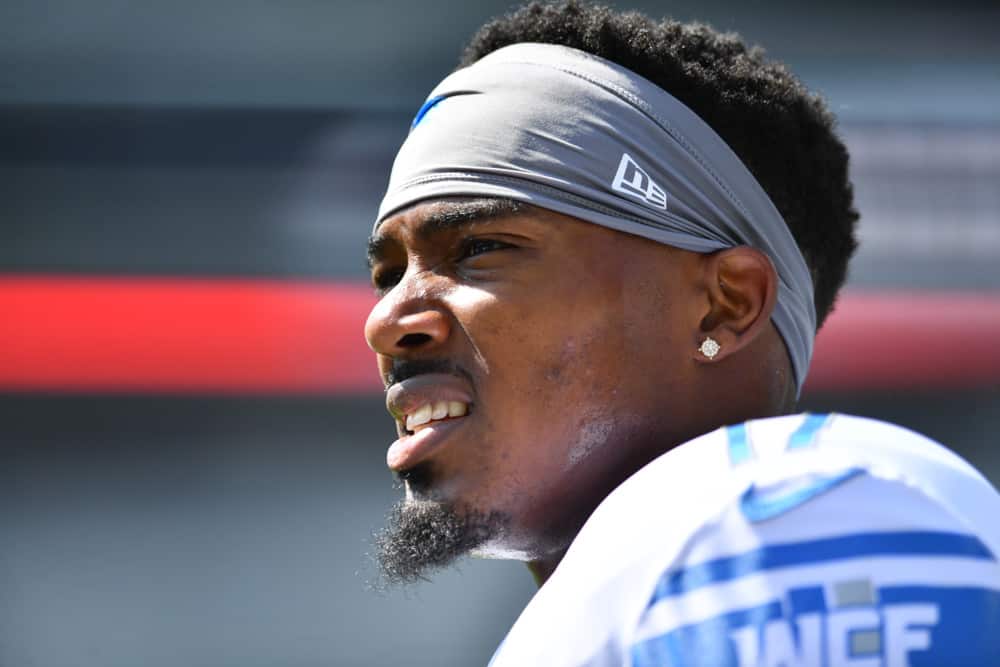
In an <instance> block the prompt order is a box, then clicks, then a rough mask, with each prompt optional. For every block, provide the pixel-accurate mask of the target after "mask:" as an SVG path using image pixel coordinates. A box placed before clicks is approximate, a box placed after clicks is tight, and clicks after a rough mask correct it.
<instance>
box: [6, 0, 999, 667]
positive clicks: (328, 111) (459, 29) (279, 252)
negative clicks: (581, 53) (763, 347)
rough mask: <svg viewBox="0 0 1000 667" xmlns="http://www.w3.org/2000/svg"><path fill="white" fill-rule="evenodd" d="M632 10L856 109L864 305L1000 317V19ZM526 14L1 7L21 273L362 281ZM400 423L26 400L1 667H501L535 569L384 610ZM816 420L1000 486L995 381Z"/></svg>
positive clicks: (18, 425)
mask: <svg viewBox="0 0 1000 667" xmlns="http://www.w3.org/2000/svg"><path fill="white" fill-rule="evenodd" d="M622 6H623V7H624V6H625V5H622ZM628 7H637V8H641V9H645V10H647V11H649V12H651V13H653V14H656V15H663V14H667V13H669V14H672V15H674V16H676V17H678V18H698V19H702V20H707V21H709V22H711V23H713V24H714V25H716V26H717V27H721V28H727V29H736V30H739V31H740V32H741V33H743V34H744V35H745V36H746V37H747V38H748V39H750V40H752V41H758V42H760V43H762V44H764V45H765V46H766V47H767V48H768V51H769V53H770V54H771V55H772V56H774V57H776V58H780V59H784V60H786V61H788V62H789V63H790V64H791V65H792V66H793V68H794V69H795V70H796V72H798V73H799V75H800V76H801V77H802V78H803V79H804V80H805V81H806V83H807V84H809V85H810V86H812V87H814V88H816V89H818V90H820V91H822V92H824V93H825V94H826V95H827V96H828V97H829V99H830V102H831V106H832V108H833V109H834V110H835V111H836V112H837V113H838V115H839V117H840V118H841V121H842V130H843V133H844V136H845V138H846V139H847V141H848V143H849V145H850V147H851V150H852V154H853V156H854V161H853V164H852V170H853V178H854V180H855V183H856V187H857V194H858V202H859V207H860V208H861V211H862V213H863V216H864V217H863V223H862V228H861V235H862V239H863V241H864V249H863V250H862V252H861V253H860V255H859V257H858V259H857V261H856V262H855V264H854V265H853V268H852V274H851V279H850V284H849V285H850V288H851V289H855V290H865V289H876V288H878V289H900V288H909V287H923V288H932V289H940V288H946V287H947V288H954V289H963V290H980V289H995V288H997V287H1000V268H998V266H1000V188H998V183H1000V118H998V112H997V109H998V108H1000V40H998V39H997V38H996V26H997V25H1000V8H998V7H997V5H996V3H973V2H957V3H951V4H950V5H949V6H948V8H947V9H944V8H943V7H941V6H940V5H939V4H937V3H929V2H926V3H923V2H916V3H891V2H874V3H872V2H869V3H860V2H859V3H837V4H836V5H830V6H828V7H820V8H816V7H810V6H806V5H802V4H799V3H791V2H788V3H782V2H771V3H753V2H742V3H736V2H700V3H694V2H680V3H671V4H660V3H638V4H635V5H628ZM507 8H508V5H507V3H472V4H461V5H460V4H448V3H444V2H434V1H430V2H424V3H399V2H366V3H358V4H354V3H340V2H303V1H300V2H265V1H264V0H257V1H255V2H238V3H237V2H208V3H205V2H198V3H196V2H193V1H190V0H180V1H174V2H170V3H166V2H162V3H133V2H123V1H122V2H111V1H107V0H104V1H95V2H87V3H79V2H70V1H69V0H65V1H62V2H33V3H26V2H25V3H16V2H4V3H2V4H0V272H3V273H52V272H59V273H70V274H102V275H104V274H115V275H118V274H143V275H146V274H150V275H193V276H214V275H219V276H266V277H275V278H300V277H310V278H321V279H330V280H338V281H354V280H364V278H365V273H364V268H363V260H362V257H361V249H362V244H363V240H364V237H365V235H366V234H367V231H368V229H369V224H370V220H371V218H372V216H373V214H374V211H375V209H376V206H377V202H378V198H379V196H380V193H381V189H382V188H383V187H384V184H385V180H386V176H387V170H388V165H389V163H390V161H391V157H392V154H393V151H394V150H395V148H396V146H397V145H398V143H399V141H400V140H401V139H402V137H403V136H404V133H405V131H406V128H407V126H408V122H409V118H410V117H411V116H412V113H413V112H414V110H415V109H416V108H418V107H419V105H420V102H421V101H422V99H423V97H424V95H425V94H426V92H427V91H428V90H429V89H430V88H431V87H432V86H433V85H434V83H436V81H437V80H438V79H439V78H440V77H441V76H442V75H443V74H444V73H445V72H447V71H449V70H450V69H451V68H452V66H453V64H454V62H455V61H456V59H457V55H458V53H459V52H460V49H461V45H462V43H463V40H464V39H465V38H466V36H467V35H468V34H469V33H470V32H471V31H472V30H473V29H474V28H475V27H476V26H478V25H479V24H480V23H482V22H483V21H484V20H485V19H487V18H489V17H490V16H491V15H493V14H496V13H498V12H501V11H504V10H506V9H507ZM0 326H2V315H0ZM984 344H988V342H984ZM380 401H381V399H380V397H379V396H327V397H294V396H285V397H277V396H261V397H242V398H240V397H225V396H134V395H103V396H95V395H62V396H60V395H41V394H7V395H3V396H0V434H2V440H0V448H2V450H3V451H2V456H3V459H2V461H3V464H2V465H0V475H2V476H3V480H2V483H0V529H2V532H0V535H2V536H3V541H2V543H0V544H2V546H0V666H2V667H34V666H39V667H71V666H74V667H76V666H86V667H90V666H93V667H104V666H108V667H111V666H114V667H117V666H123V667H124V666H133V665H149V666H153V667H158V666H161V665H162V666H171V665H192V666H205V667H208V666H220V667H221V666H230V665H231V666H234V667H236V666H241V667H242V666H254V665H261V666H264V665H288V666H303V667H305V666H314V665H316V666H318V665H372V666H376V665H397V664H406V665H428V666H430V665H476V664H485V662H486V661H487V660H488V658H489V656H490V654H491V653H492V650H493V648H494V647H495V646H496V644H497V643H498V642H499V641H500V639H501V638H502V637H503V634H504V633H505V632H506V629H507V628H508V627H509V625H510V623H511V622H512V621H513V619H514V618H516V615H517V613H518V612H519V610H520V609H521V607H523V605H524V603H525V602H526V601H527V600H528V599H529V597H530V595H531V593H532V590H533V587H532V584H531V581H530V577H528V575H527V573H526V571H525V570H524V569H523V567H522V566H520V565H518V564H515V563H501V562H476V561H469V562H466V563H465V564H463V565H462V566H461V567H460V568H459V569H458V570H457V571H452V572H447V573H443V574H441V575H440V576H438V577H435V580H434V582H433V583H432V584H426V585H420V586H417V587H414V588H412V589H410V590H406V591H395V592H392V593H388V594H376V593H373V592H371V591H370V590H368V589H367V588H366V582H367V581H368V580H369V579H370V578H371V569H370V567H369V566H368V565H367V561H366V559H365V553H366V551H367V550H368V548H369V541H370V535H371V532H372V531H373V530H374V529H375V528H376V527H377V526H378V525H380V523H381V517H382V515H383V514H384V512H385V511H386V509H387V508H388V507H389V505H390V504H391V503H392V501H393V500H394V499H395V498H396V497H397V496H398V495H399V492H398V489H394V488H393V483H392V479H391V477H390V476H389V474H388V473H387V472H386V471H385V469H384V466H383V461H384V453H385V447H386V444H387V443H388V441H389V440H390V439H391V435H390V434H391V426H390V423H389V420H388V419H387V418H386V417H385V415H384V411H383V409H382V408H381V406H380ZM805 407H809V408H812V409H817V410H822V409H838V410H842V411H846V412H853V413H858V414H866V415H871V416H877V417H882V418H886V419H890V420H893V421H896V422H899V423H903V424H906V425H908V426H911V427H914V428H917V429H918V430H922V431H924V432H925V433H927V434H928V435H931V436H932V437H935V438H938V439H940V440H942V441H944V442H947V443H948V444H950V445H952V446H953V447H955V448H956V449H957V450H959V451H960V452H962V453H963V454H965V455H966V456H968V457H969V458H971V459H972V460H974V461H975V462H977V463H978V464H979V465H980V466H981V467H982V468H983V469H984V471H985V472H986V473H987V474H988V475H989V476H990V477H991V478H992V479H993V481H994V483H996V482H997V481H998V480H1000V459H998V454H997V453H996V447H995V440H996V436H995V434H996V433H997V432H998V431H1000V381H998V382H997V383H994V384H993V386H986V387H973V388H968V389H966V390H963V391H962V392H958V393H954V392H952V393H942V392H935V393H923V394H912V393H911V394H899V393H897V394H893V395H887V394H885V393H876V392H860V393H855V394H853V395H849V396H848V395H822V396H819V395H811V396H807V397H806V399H805ZM664 520H665V521H667V520H669V514H666V515H665V518H664Z"/></svg>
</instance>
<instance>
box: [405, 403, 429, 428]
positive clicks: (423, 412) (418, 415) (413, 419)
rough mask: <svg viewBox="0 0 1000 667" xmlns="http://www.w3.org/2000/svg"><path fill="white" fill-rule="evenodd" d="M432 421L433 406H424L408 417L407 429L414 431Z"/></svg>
mask: <svg viewBox="0 0 1000 667" xmlns="http://www.w3.org/2000/svg"><path fill="white" fill-rule="evenodd" d="M430 420H431V404H430V403H428V404H427V405H423V406H421V407H420V409H419V410H417V411H416V412H414V413H413V414H411V415H407V416H406V428H407V429H409V430H411V431H412V430H413V429H414V428H416V427H417V426H423V425H424V424H426V423H427V422H429V421H430Z"/></svg>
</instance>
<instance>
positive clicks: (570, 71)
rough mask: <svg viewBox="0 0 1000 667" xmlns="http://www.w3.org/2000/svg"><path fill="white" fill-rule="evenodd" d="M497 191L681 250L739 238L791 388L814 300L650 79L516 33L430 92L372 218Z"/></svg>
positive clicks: (758, 201)
mask: <svg viewBox="0 0 1000 667" xmlns="http://www.w3.org/2000/svg"><path fill="white" fill-rule="evenodd" d="M454 196H485V197H501V198H507V199H514V200H517V201H522V202H527V203H530V204H534V205H536V206H540V207H542V208H546V209H550V210H552V211H557V212H559V213H564V214H566V215H570V216H573V217H576V218H579V219H581V220H586V221H588V222H592V223H595V224H598V225H602V226H605V227H610V228H612V229H616V230H619V231H622V232H626V233H629V234H635V235H637V236H642V237H645V238H648V239H652V240H654V241H659V242H661V243H665V244H667V245H671V246H674V247H677V248H683V249H685V250H690V251H693V252H703V253H704V252H713V251H715V250H720V249H722V248H731V247H733V246H738V245H749V246H752V247H754V248H758V249H760V250H762V251H763V252H764V253H766V254H767V256H768V257H770V258H771V261H772V262H773V263H774V267H775V269H776V271H777V274H778V279H779V285H778V299H777V305H776V306H775V309H774V313H773V314H772V320H773V322H774V324H775V326H776V327H777V329H778V332H779V333H780V334H781V336H782V338H783V339H784V341H785V345H786V347H787V348H788V353H789V356H790V357H791V361H792V367H793V369H794V372H795V377H796V381H797V383H798V387H799V389H801V387H802V382H803V381H804V380H805V377H806V372H807V371H808V369H809V360H810V358H811V357H812V349H813V338H814V336H815V333H816V310H815V306H814V305H813V285H812V280H811V279H810V276H809V269H808V267H807V266H806V263H805V260H804V259H803V258H802V253H801V252H800V251H799V248H798V245H797V244H796V243H795V239H793V238H792V235H791V232H789V230H788V227H787V226H786V225H785V223H784V221H783V220H782V218H781V214H780V213H778V211H777V209H776V208H775V207H774V204H773V203H771V200H770V198H769V197H768V196H767V194H766V193H765V192H764V190H763V188H761V186H760V184H759V183H757V180H756V179H755V178H754V177H753V176H752V175H751V174H750V172H749V171H748V170H747V168H746V167H745V166H744V165H743V163H742V162H741V161H740V159H739V158H738V157H737V156H736V154H735V153H733V151H732V150H731V149H730V148H729V146H727V145H726V143H725V142H724V141H723V140H722V139H721V138H720V137H719V135H717V134H716V133H715V132H714V131H713V130H712V129H711V128H710V127H709V126H708V125H707V124H705V122H704V121H702V120H701V119H700V118H699V117H698V116H696V115H695V114H694V113H693V112H692V111H691V110H690V109H688V108H687V107H686V106H684V105H683V104H681V102H679V101H678V100H676V99H675V98H674V97H672V96H671V95H669V94H668V93H666V92H665V91H664V90H663V89H661V88H659V87H658V86H656V85H654V84H653V83H651V82H650V81H647V80H646V79H644V78H642V77H640V76H638V75H637V74H634V73H633V72H630V71H629V70H627V69H625V68H623V67H620V66H618V65H615V64H614V63H611V62H608V61H607V60H604V59H602V58H598V57H596V56H592V55H590V54H587V53H584V52H582V51H578V50H576V49H570V48H567V47H563V46H555V45H551V44H515V45H513V46H508V47H505V48H503V49H500V50H498V51H495V52H493V53H491V54H490V55H488V56H486V57H485V58H483V59H481V60H479V61H477V62H476V63H475V64H473V65H471V66H470V67H466V68H464V69H461V70H458V71H457V72H455V73H453V74H451V75H450V76H448V77H447V78H446V79H445V80H444V81H442V82H441V83H440V84H439V85H438V86H437V88H435V89H434V91H433V92H432V93H431V95H430V97H429V98H428V100H427V102H426V103H425V104H424V106H423V107H422V108H421V109H420V112H419V113H418V114H417V117H416V118H415V119H414V121H413V128H412V129H411V131H410V134H409V136H408V137H407V139H406V142H405V143H404V144H403V146H402V148H401V149H400V151H399V154H398V155H397V156H396V161H395V163H394V164H393V168H392V175H391V177H390V179H389V187H388V191H387V192H386V195H385V198H384V199H383V200H382V205H381V206H380V207H379V212H378V220H377V221H376V227H378V225H379V224H380V223H381V222H382V221H383V220H385V219H386V218H387V217H388V216H390V215H392V214H393V213H395V212H397V211H399V210H400V209H403V208H405V207H407V206H410V205H412V204H414V203H416V202H418V201H421V200H425V199H437V198H441V197H454Z"/></svg>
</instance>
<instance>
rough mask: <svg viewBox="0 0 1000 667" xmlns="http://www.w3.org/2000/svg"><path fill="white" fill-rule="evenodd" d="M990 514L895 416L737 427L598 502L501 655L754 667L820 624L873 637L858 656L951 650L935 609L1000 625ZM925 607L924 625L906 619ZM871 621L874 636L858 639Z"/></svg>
mask: <svg viewBox="0 0 1000 667" xmlns="http://www.w3.org/2000/svg"><path fill="white" fill-rule="evenodd" d="M998 512H1000V496H998V495H997V493H996V491H995V490H994V489H993V488H992V487H991V486H990V484H989V483H988V482H987V481H986V480H985V479H983V478H982V476H981V475H979V473H977V472H976V471H975V470H974V469H973V468H972V467H971V466H970V465H968V464H967V463H966V462H965V461H963V460H962V459H961V458H959V457H957V456H956V455H954V454H953V453H951V452H949V451H948V450H947V449H946V448H944V447H942V446H941V445H939V444H937V443H935V442H933V441H931V440H929V439H927V438H925V437H923V436H921V435H919V434H916V433H913V432H912V431H908V430H906V429H903V428H900V427H898V426H894V425H891V424H886V423H883V422H878V421H874V420H868V419H861V418H856V417H848V416H845V415H834V416H827V415H796V416H789V417H782V418H776V419H767V420H757V421H751V422H748V423H746V424H739V425H734V426H729V427H726V428H722V429H719V430H717V431H714V432H712V433H709V434H706V435H704V436H701V437H699V438H697V439H695V440H692V441H690V442H688V443H686V444H684V445H682V446H680V447H678V448H676V449H674V450H673V451H671V452H669V453H667V454H665V455H663V456H661V457H660V458H658V459H657V460H655V461H654V462H652V463H651V464H649V465H648V466H646V467H645V468H643V469H642V470H640V471H639V472H638V473H636V474H635V475H634V476H633V477H631V478H630V479H629V480H627V481H626V482H625V483H624V484H622V485H621V486H620V487H619V488H618V489H616V490H615V492H614V493H612V494H611V495H610V496H609V497H608V498H607V499H606V500H605V501H604V502H603V503H602V504H601V506H600V507H599V508H598V509H597V511H595V513H594V514H593V515H592V517H591V518H590V520H588V522H587V524H586V525H585V526H584V528H583V530H581V532H580V534H579V535H578V537H577V539H576V540H575V541H574V543H573V545H572V547H571V548H570V551H569V552H568V553H567V555H566V557H565V559H564V560H563V562H562V564H561V565H560V567H559V568H558V569H557V571H556V573H555V574H554V575H553V577H552V579H551V580H550V581H549V582H548V583H547V584H546V585H545V586H544V587H543V588H542V589H541V590H540V591H539V593H538V594H537V595H536V598H535V599H534V600H533V601H532V603H531V604H530V605H529V607H528V608H527V609H526V610H525V612H524V614H523V615H522V618H521V619H520V620H519V621H518V623H517V624H516V625H515V628H514V629H513V630H512V632H511V635H510V641H509V642H508V643H509V644H510V646H509V647H505V648H510V649H511V650H510V651H509V652H508V651H504V652H503V653H508V655H510V656H514V655H515V654H518V658H519V659H529V658H530V659H535V658H544V659H545V660H547V661H548V662H546V664H552V665H558V664H567V665H569V664H578V665H583V664H587V665H604V664H607V665H611V664H635V665H636V666H637V667H638V666H640V665H645V664H657V665H659V664H690V660H691V658H690V656H692V655H697V656H703V657H704V656H709V658H710V660H709V662H711V664H720V665H725V664H757V662H755V661H756V660H757V658H760V659H762V660H763V659H764V658H763V657H761V656H764V657H767V656H770V657H768V659H770V658H774V659H775V660H778V658H779V657H780V655H779V654H778V653H775V654H774V655H771V654H766V655H765V654H764V653H762V651H764V650H771V651H772V652H773V651H779V650H784V649H783V648H782V647H783V646H785V644H787V645H788V646H789V647H791V649H789V650H792V649H794V650H796V651H799V650H800V649H801V650H802V651H805V650H813V649H814V648H815V646H813V645H812V644H809V643H808V642H807V644H808V645H807V644H802V645H800V644H796V643H795V642H792V643H791V644H788V642H789V641H791V639H790V638H795V637H801V636H800V631H801V632H806V633H808V632H811V631H812V630H811V629H810V628H812V625H810V624H814V623H818V624H819V625H817V626H816V627H817V628H819V629H818V630H816V632H819V633H820V634H819V635H817V636H818V637H820V638H821V639H822V641H824V642H826V641H828V640H830V638H831V637H833V638H834V639H836V637H839V636H840V635H838V634H837V633H841V632H844V633H848V634H845V635H844V636H845V637H846V636H848V635H850V636H851V637H855V636H857V637H862V638H864V637H868V639H864V640H862V639H858V640H852V641H859V642H861V644H859V645H858V646H856V647H854V648H857V649H858V650H859V651H860V650H861V649H863V648H864V647H865V646H869V647H871V646H874V644H873V643H870V644H864V642H865V641H868V642H876V641H880V642H886V644H885V645H886V646H887V647H888V646H890V643H891V647H895V648H893V650H897V649H899V646H904V645H905V646H911V645H912V646H911V648H912V647H915V646H917V645H920V644H921V642H923V641H924V639H927V641H928V642H932V643H935V645H937V646H939V647H941V646H943V645H944V644H942V642H943V641H945V640H946V639H947V638H948V637H952V635H951V634H950V633H952V632H953V631H954V626H953V625H951V623H952V621H948V622H947V623H942V622H941V621H940V619H941V618H944V617H942V616H941V614H943V613H947V614H948V618H952V617H953V616H954V614H955V613H958V614H959V615H960V616H965V615H966V614H969V613H975V614H978V616H976V619H979V620H977V621H976V622H981V623H987V624H988V623H994V622H997V623H998V624H1000V622H998V621H997V618H996V615H997V610H998V609H1000V570H998V567H997V562H996V560H995V559H994V554H996V553H1000V538H998V535H997V529H996V528H994V524H996V523H998V522H995V521H992V520H990V517H991V516H995V515H996V514H997V513H998ZM930 573H933V574H934V575H935V576H929V575H930ZM935 577H936V578H935ZM956 591H964V593H961V594H960V593H959V592H956ZM949 596H951V597H949ZM956 596H957V597H956ZM862 603H865V604H862ZM866 605H867V606H866ZM893 605H897V606H893ZM898 605H902V606H898ZM907 605H909V606H907ZM914 605H916V606H914ZM920 605H924V606H920ZM927 605H931V606H927ZM956 605H958V606H957V607H956ZM991 605H992V606H991ZM931 607H933V610H932V609H931ZM862 608H863V609H862ZM954 609H958V612H955V611H954ZM907 610H909V611H907ZM914 610H916V611H914ZM963 610H964V611H963ZM848 611H850V614H847V612H848ZM842 612H843V613H842ZM910 612H912V613H913V614H915V615H911V616H907V615H906V614H907V613H910ZM808 614H819V616H816V617H815V618H816V619H819V620H815V621H814V620H810V619H812V618H813V617H812V616H808ZM845 614H847V615H845ZM852 614H853V615H852ZM872 614H875V615H877V617H878V621H877V622H873V621H872V618H874V617H873V616H872ZM933 614H937V615H938V616H937V617H936V618H937V619H938V620H937V621H935V622H934V624H933V625H934V629H932V630H928V631H927V632H929V633H930V634H928V635H927V636H926V637H925V636H924V635H921V634H919V633H916V634H913V633H910V634H907V631H904V630H905V628H909V627H910V626H911V625H914V626H916V625H919V624H921V623H923V626H922V627H929V625H928V624H931V620H933V619H932V615H933ZM991 614H992V615H991ZM800 617H801V618H800ZM557 619H558V620H557ZM851 619H854V620H851ZM859 619H860V620H859ZM800 621H802V623H804V624H803V625H801V627H800V626H799V625H796V624H797V623H799V622H800ZM782 623H784V625H782ZM789 623H791V625H789ZM769 624H771V625H769ZM830 624H832V625H830ZM894 624H895V625H894ZM828 626H829V627H828ZM890 626H891V628H896V629H895V630H892V632H891V633H890V634H885V633H887V632H889V631H890V629H891V628H890ZM897 626H898V627H897ZM543 628H544V630H542V629H543ZM768 628H771V629H768ZM831 628H832V629H831ZM899 628H903V629H902V630H900V629H899ZM985 629H988V628H985V626H984V631H985ZM785 630H788V632H790V633H791V634H782V633H784V632H785ZM875 630H878V632H882V633H883V634H880V635H878V637H879V639H878V640H876V639H875V637H876V635H875V634H868V635H866V634H864V633H865V632H868V631H871V632H875ZM741 633H742V634H741ZM767 633H771V634H772V635H774V638H773V639H772V640H766V639H764V637H765V635H767ZM858 633H860V634H858ZM892 633H895V634H892ZM900 633H902V634H900ZM994 634H995V633H994ZM562 635H565V637H561V636H562ZM835 635H836V637H834V636H835ZM810 636H811V635H810ZM983 636H986V635H983ZM567 638H570V646H571V648H566V647H567V644H566V639H567ZM768 641H770V643H768ZM796 641H798V640H796ZM810 641H811V640H810ZM817 641H819V640H817ZM837 641H839V640H837ZM741 642H742V643H741ZM782 642H784V643H782ZM900 642H902V643H900ZM907 642H909V643H907ZM822 645H823V646H827V644H822ZM816 646H819V644H817V645H816ZM837 646H840V644H837ZM767 647H771V648H767ZM993 649H997V650H1000V646H997V647H990V650H993ZM815 650H819V649H818V648H815ZM823 650H826V649H823ZM872 650H874V649H872ZM886 650H888V648H887V649H886ZM899 650H902V649H899ZM740 651H743V652H744V653H739V652H740ZM754 651H756V652H754ZM795 655H800V656H801V655H806V654H802V653H801V652H800V653H797V654H795ZM810 655H811V654H810ZM830 655H833V654H830ZM845 655H846V654H845ZM851 655H853V654H851ZM956 655H957V654H956ZM684 656H687V662H685V660H684V659H683V658H684ZM741 656H743V657H746V656H756V657H754V660H753V661H743V662H740V660H742V658H741ZM807 657H808V656H807ZM827 657H828V658H829V657H830V656H827ZM833 657H836V656H833ZM668 658H669V659H668ZM789 659H794V656H793V658H789ZM748 660H749V658H748ZM498 664H501V663H498ZM502 664H517V662H516V660H515V662H511V663H507V662H503V663H502ZM523 664H530V663H523ZM698 664H702V663H698ZM765 664H772V663H769V662H768V663H765ZM773 664H781V661H780V660H778V662H775V663H773ZM803 664H812V663H810V662H808V660H807V661H806V662H805V663H803ZM816 664H823V663H822V662H816ZM872 664H875V663H872ZM879 664H881V663H879ZM887 664H889V663H887ZM898 664H905V663H898Z"/></svg>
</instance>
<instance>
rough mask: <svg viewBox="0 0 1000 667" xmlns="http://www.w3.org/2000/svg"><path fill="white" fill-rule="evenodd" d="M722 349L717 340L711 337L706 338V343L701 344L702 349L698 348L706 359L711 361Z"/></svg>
mask: <svg viewBox="0 0 1000 667" xmlns="http://www.w3.org/2000/svg"><path fill="white" fill-rule="evenodd" d="M721 349H722V346H721V345H719V344H718V343H717V342H716V341H715V339H714V338H712V337H711V336H708V337H707V338H705V341H704V342H703V343H702V344H701V347H699V348H698V350H699V351H700V352H701V353H702V354H704V355H705V356H706V357H708V358H709V359H713V358H714V357H715V355H717V354H718V353H719V350H721Z"/></svg>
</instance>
